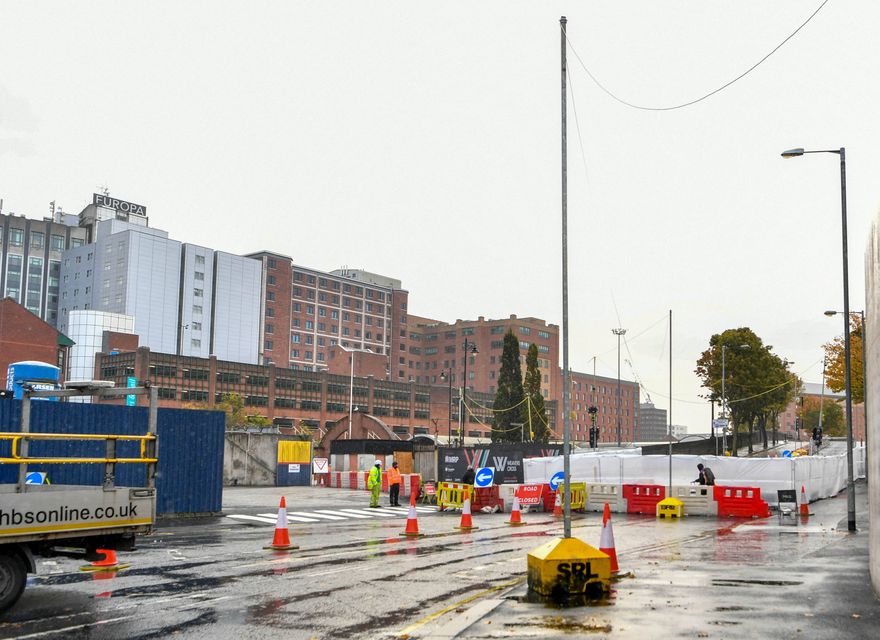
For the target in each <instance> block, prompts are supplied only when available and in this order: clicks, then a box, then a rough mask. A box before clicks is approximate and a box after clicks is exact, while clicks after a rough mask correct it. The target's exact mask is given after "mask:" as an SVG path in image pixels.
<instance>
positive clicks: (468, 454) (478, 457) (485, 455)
mask: <svg viewBox="0 0 880 640" xmlns="http://www.w3.org/2000/svg"><path fill="white" fill-rule="evenodd" d="M464 458H465V460H467V463H468V466H469V467H474V468H475V469H478V468H479V467H485V466H486V462H488V461H489V450H488V449H471V450H470V451H468V450H467V449H465V450H464Z"/></svg>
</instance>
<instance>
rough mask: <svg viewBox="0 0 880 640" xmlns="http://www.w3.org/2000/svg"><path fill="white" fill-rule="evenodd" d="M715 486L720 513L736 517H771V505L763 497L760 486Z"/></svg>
mask: <svg viewBox="0 0 880 640" xmlns="http://www.w3.org/2000/svg"><path fill="white" fill-rule="evenodd" d="M713 488H714V492H713V493H714V497H715V502H717V503H718V515H719V517H720V516H730V517H734V518H769V517H770V506H769V505H768V504H767V503H766V502H765V501H764V500H762V499H761V489H760V488H758V487H721V486H718V485H716V486H715V487H713Z"/></svg>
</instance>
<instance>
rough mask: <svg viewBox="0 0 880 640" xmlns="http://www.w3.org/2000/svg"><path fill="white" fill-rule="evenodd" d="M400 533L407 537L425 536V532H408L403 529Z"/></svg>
mask: <svg viewBox="0 0 880 640" xmlns="http://www.w3.org/2000/svg"><path fill="white" fill-rule="evenodd" d="M400 535H402V536H406V537H407V538H424V537H425V534H424V533H407V532H406V531H401V532H400Z"/></svg>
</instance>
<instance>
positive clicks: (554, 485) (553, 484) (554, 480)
mask: <svg viewBox="0 0 880 640" xmlns="http://www.w3.org/2000/svg"><path fill="white" fill-rule="evenodd" d="M563 478H565V474H564V473H563V472H562V471H557V472H556V473H554V474H553V477H551V478H550V488H551V489H552V490H553V491H556V489H558V488H559V483H560V482H562V481H563Z"/></svg>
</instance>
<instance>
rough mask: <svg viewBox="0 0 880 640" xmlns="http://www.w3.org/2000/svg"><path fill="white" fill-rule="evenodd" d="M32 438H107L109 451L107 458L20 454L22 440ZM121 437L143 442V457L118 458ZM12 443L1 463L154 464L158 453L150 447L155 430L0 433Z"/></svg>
mask: <svg viewBox="0 0 880 640" xmlns="http://www.w3.org/2000/svg"><path fill="white" fill-rule="evenodd" d="M32 440H103V441H105V443H106V448H107V455H106V457H104V458H71V457H65V458H46V457H31V456H28V455H26V454H25V455H21V454H19V450H20V449H21V447H20V446H19V445H20V444H21V443H22V441H32ZM120 440H128V441H136V442H140V457H138V458H118V457H116V442H118V441H120ZM3 441H9V442H10V443H11V451H10V454H9V455H10V457H8V458H0V464H31V463H33V464H125V463H129V464H151V463H156V462H157V461H158V459H157V458H156V457H148V456H147V449H148V448H150V449H152V450H153V451H155V446H153V447H149V443H154V444H155V442H156V436H155V434H148V435H144V436H128V435H122V436H120V435H99V434H74V433H70V434H60V433H0V442H3Z"/></svg>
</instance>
